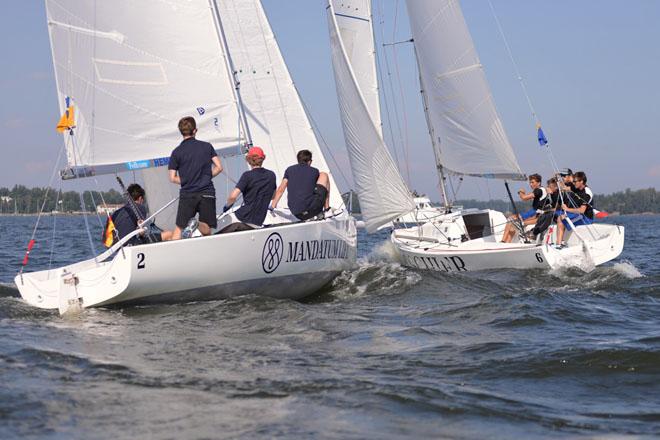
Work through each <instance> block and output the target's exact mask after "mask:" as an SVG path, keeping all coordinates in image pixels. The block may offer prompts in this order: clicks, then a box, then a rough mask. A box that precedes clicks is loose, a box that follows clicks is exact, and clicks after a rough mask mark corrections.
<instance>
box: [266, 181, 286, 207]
mask: <svg viewBox="0 0 660 440" xmlns="http://www.w3.org/2000/svg"><path fill="white" fill-rule="evenodd" d="M288 183H289V179H287V178H286V177H285V178H284V179H282V183H280V186H279V187H278V188H277V190H276V191H275V195H274V196H273V201H272V202H271V204H270V206H271V207H272V208H273V209H275V208H277V204H278V202H279V201H280V199H281V198H282V194H284V191H286V186H287V184H288Z"/></svg>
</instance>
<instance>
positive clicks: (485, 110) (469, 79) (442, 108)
mask: <svg viewBox="0 0 660 440" xmlns="http://www.w3.org/2000/svg"><path fill="white" fill-rule="evenodd" d="M406 4H407V6H408V17H409V19H410V28H411V31H412V36H413V39H414V42H415V51H416V56H417V62H418V64H419V70H420V77H421V82H422V88H423V90H424V93H425V94H426V100H427V103H428V120H429V125H430V127H429V129H430V131H431V133H432V134H433V136H434V137H435V138H434V143H435V147H436V154H437V156H438V158H439V162H440V163H439V165H441V166H442V167H443V168H444V169H445V170H446V171H448V172H451V173H455V174H464V175H472V176H481V177H491V178H493V177H494V178H512V179H520V178H522V179H524V175H523V173H522V171H521V170H520V166H519V165H518V161H517V159H516V157H515V154H514V153H513V149H512V147H511V144H510V143H509V139H508V138H507V135H506V132H505V131H504V127H503V125H502V121H501V120H500V117H499V115H498V113H497V110H496V108H495V103H494V101H493V96H492V94H491V91H490V88H489V86H488V82H487V81H486V76H485V73H484V69H483V66H482V65H481V62H480V61H479V57H478V55H477V51H476V49H475V47H474V43H473V41H472V37H471V35H470V32H469V30H468V28H467V25H466V23H465V19H464V17H463V13H462V11H461V7H460V5H459V3H458V0H407V1H406Z"/></svg>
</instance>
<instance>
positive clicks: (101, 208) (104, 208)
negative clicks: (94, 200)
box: [96, 204, 124, 215]
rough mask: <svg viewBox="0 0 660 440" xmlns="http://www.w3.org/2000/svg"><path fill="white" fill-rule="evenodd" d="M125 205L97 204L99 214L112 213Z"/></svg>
mask: <svg viewBox="0 0 660 440" xmlns="http://www.w3.org/2000/svg"><path fill="white" fill-rule="evenodd" d="M122 206H124V205H118V204H108V205H96V212H97V213H99V214H105V215H110V214H112V213H113V212H115V211H116V210H118V209H119V208H121V207H122Z"/></svg>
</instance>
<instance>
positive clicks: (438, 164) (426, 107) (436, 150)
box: [413, 40, 451, 211]
mask: <svg viewBox="0 0 660 440" xmlns="http://www.w3.org/2000/svg"><path fill="white" fill-rule="evenodd" d="M414 46H415V41H414V40H413V48H414ZM414 52H415V62H416V63H417V71H418V72H419V93H420V94H421V95H422V103H423V107H424V117H425V119H426V125H427V127H428V129H429V136H431V146H432V147H433V156H434V157H435V167H436V169H437V171H438V177H439V179H440V192H441V193H442V201H443V202H444V205H445V211H448V210H449V209H450V208H451V204H450V203H449V199H448V198H447V187H446V184H445V171H444V168H443V167H442V163H441V162H440V149H439V147H438V144H437V143H436V137H435V130H434V129H433V124H432V123H431V118H430V117H429V104H428V99H427V96H426V92H425V91H424V81H423V80H422V72H421V69H420V65H419V59H418V58H417V49H414Z"/></svg>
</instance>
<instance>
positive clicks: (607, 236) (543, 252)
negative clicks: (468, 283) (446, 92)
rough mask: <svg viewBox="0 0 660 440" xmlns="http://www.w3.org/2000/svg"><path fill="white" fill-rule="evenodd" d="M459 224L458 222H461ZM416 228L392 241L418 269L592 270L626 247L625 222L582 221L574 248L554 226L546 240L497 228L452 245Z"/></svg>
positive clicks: (570, 237) (572, 237) (573, 235)
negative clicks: (559, 239)
mask: <svg viewBox="0 0 660 440" xmlns="http://www.w3.org/2000/svg"><path fill="white" fill-rule="evenodd" d="M500 216H501V214H499V213H495V215H493V214H492V213H491V214H490V217H491V218H493V217H494V218H496V219H498V218H499V219H500V221H501V218H503V216H502V217H500ZM453 223H454V224H455V225H456V223H457V222H456V221H454V222H453ZM498 223H499V222H498ZM459 226H460V225H459ZM494 229H498V228H494ZM499 229H501V228H499ZM436 230H437V231H440V230H442V226H437V227H435V228H427V229H426V232H427V233H428V231H436ZM416 231H417V229H416V228H409V229H406V230H401V229H399V230H395V231H393V232H392V235H391V240H392V243H393V244H394V246H395V248H396V249H397V250H398V252H399V255H400V258H401V261H402V263H403V264H404V265H406V266H409V267H413V268H417V269H424V270H434V271H441V272H468V271H478V270H490V269H535V268H538V269H558V268H564V267H566V268H568V267H576V268H579V269H582V270H584V271H590V270H593V268H594V267H596V266H598V265H601V264H603V263H606V262H608V261H611V260H613V259H615V258H617V257H618V256H619V255H620V254H621V252H622V251H623V244H624V236H625V230H624V228H623V226H619V225H609V224H594V225H590V226H578V227H577V228H576V230H575V231H567V233H566V242H567V245H568V247H566V248H564V249H560V250H558V249H555V248H554V247H553V246H552V245H551V243H553V242H554V241H555V238H556V237H555V234H556V231H549V232H548V233H547V234H546V235H545V236H544V237H543V238H542V240H541V243H540V244H536V243H531V244H527V243H515V242H514V243H500V242H499V240H500V238H501V230H497V231H496V233H495V234H493V235H489V236H487V237H485V238H480V239H476V240H468V241H464V242H462V241H461V240H460V239H459V240H457V241H454V242H452V244H451V245H450V244H447V243H446V242H444V243H442V242H440V240H439V239H438V236H436V237H422V239H421V240H420V239H415V232H416ZM459 232H460V231H459ZM429 235H430V234H429ZM440 235H442V234H440Z"/></svg>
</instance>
